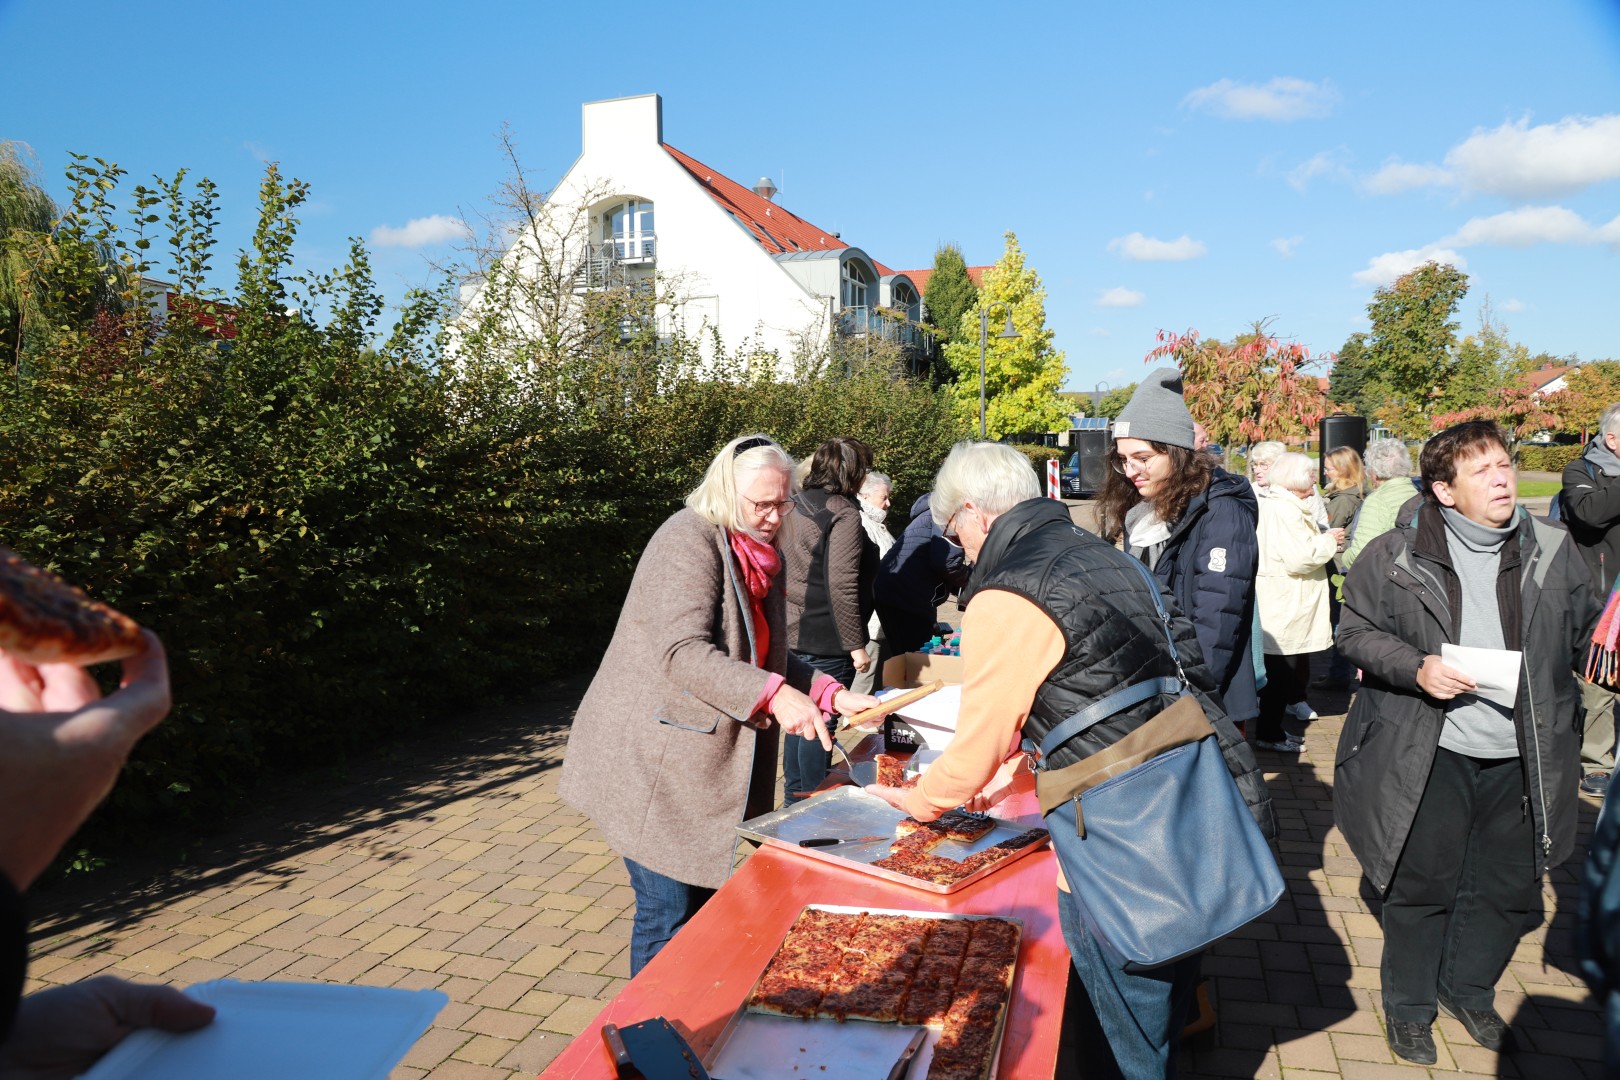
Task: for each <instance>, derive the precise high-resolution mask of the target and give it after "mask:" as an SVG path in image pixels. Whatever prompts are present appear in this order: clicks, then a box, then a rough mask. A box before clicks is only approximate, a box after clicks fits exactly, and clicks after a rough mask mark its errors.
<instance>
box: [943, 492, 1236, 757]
mask: <svg viewBox="0 0 1620 1080" xmlns="http://www.w3.org/2000/svg"><path fill="white" fill-rule="evenodd" d="M1132 561H1133V560H1132V559H1131V557H1130V556H1129V555H1127V554H1125V553H1124V552H1122V551H1120V550H1119V549H1117V548H1115V547H1114V546H1113V545H1111V544H1107V543H1104V542H1103V541H1102V540H1100V539H1098V538H1097V537H1096V536H1094V535H1092V534H1091V533H1089V532H1086V531H1085V530H1084V529H1081V528H1080V527H1078V526H1076V525H1074V524H1073V523H1072V522H1071V521H1070V520H1069V512H1068V508H1067V507H1065V506H1064V505H1063V504H1062V503H1059V502H1056V501H1055V500H1052V499H1031V500H1029V501H1027V502H1022V503H1019V504H1018V505H1017V506H1015V507H1013V508H1012V509H1011V510H1009V511H1007V513H1005V514H1002V515H1001V516H1000V517H998V518H997V519H996V520H995V523H994V524H993V525H992V527H991V529H990V534H989V536H988V537H987V538H986V541H985V546H984V549H983V550H982V551H981V552H980V553H979V561H978V564H977V565H976V566H975V568H974V574H973V580H972V581H971V582H970V583H969V589H970V590H971V592H973V593H976V592H978V590H980V589H1004V590H1007V591H1008V592H1013V593H1017V594H1018V595H1019V596H1022V597H1024V598H1025V599H1027V600H1029V601H1031V602H1032V603H1034V604H1036V605H1038V606H1039V607H1040V608H1041V610H1042V611H1044V612H1045V613H1046V614H1047V616H1048V617H1050V618H1051V619H1052V621H1053V622H1054V623H1056V624H1057V625H1058V627H1059V628H1060V629H1062V631H1063V638H1064V645H1065V649H1064V656H1063V659H1062V660H1061V661H1059V662H1058V665H1057V667H1055V668H1054V669H1053V670H1052V673H1051V674H1050V675H1048V676H1047V678H1046V681H1045V682H1044V683H1042V684H1041V688H1040V690H1039V691H1037V692H1036V695H1035V703H1034V706H1033V707H1032V708H1031V710H1030V716H1029V719H1028V721H1027V722H1026V723H1025V725H1024V735H1025V737H1026V738H1027V739H1029V740H1031V741H1033V742H1034V743H1035V744H1036V745H1039V743H1040V741H1041V738H1042V736H1044V735H1045V734H1046V733H1047V732H1048V731H1050V730H1051V729H1052V728H1053V727H1054V726H1056V725H1057V724H1058V723H1060V722H1061V721H1063V720H1066V719H1068V718H1069V717H1070V716H1072V715H1073V714H1075V713H1076V712H1079V711H1080V710H1081V709H1083V708H1085V707H1086V706H1087V705H1089V704H1091V703H1092V702H1094V701H1096V700H1097V699H1099V698H1101V697H1104V696H1106V695H1108V694H1110V693H1113V692H1114V691H1115V690H1118V689H1121V688H1123V687H1126V686H1129V685H1131V684H1132V683H1137V682H1141V681H1142V680H1144V679H1151V678H1156V677H1158V676H1161V675H1172V676H1173V675H1175V673H1176V665H1175V661H1174V659H1173V658H1172V657H1171V655H1170V651H1169V647H1168V644H1167V642H1166V641H1165V638H1164V631H1163V630H1162V629H1161V626H1162V624H1161V623H1160V621H1159V615H1158V611H1157V609H1156V608H1155V607H1154V605H1153V599H1152V596H1151V595H1150V594H1149V593H1148V591H1147V589H1148V585H1147V582H1146V581H1144V580H1143V577H1142V574H1141V572H1140V571H1138V570H1137V569H1136V567H1135V566H1133V565H1132ZM1165 603H1166V605H1167V606H1169V605H1170V601H1169V599H1168V598H1166V599H1165ZM1172 615H1174V616H1175V617H1174V619H1173V624H1174V631H1175V638H1176V644H1177V647H1178V652H1180V654H1181V658H1182V665H1183V667H1184V668H1185V669H1186V672H1187V676H1188V679H1189V681H1191V682H1192V683H1193V685H1194V686H1196V687H1198V688H1199V689H1201V690H1205V691H1209V690H1210V689H1211V683H1210V679H1209V675H1208V673H1207V671H1206V670H1205V669H1204V667H1203V665H1202V663H1201V662H1200V661H1201V654H1200V652H1199V647H1198V640H1197V638H1196V636H1194V634H1193V629H1192V624H1191V623H1189V622H1188V621H1187V620H1186V619H1185V618H1182V617H1180V616H1179V615H1178V614H1176V613H1175V611H1174V609H1173V608H1172ZM1200 699H1201V701H1202V702H1203V703H1204V705H1205V711H1206V712H1209V711H1210V710H1211V707H1212V706H1214V705H1215V702H1217V701H1218V698H1215V697H1214V696H1213V695H1212V694H1201V695H1200ZM1172 700H1173V699H1171V698H1169V697H1163V696H1161V697H1156V698H1150V699H1148V700H1147V701H1144V702H1142V703H1141V704H1139V705H1136V706H1133V707H1132V708H1130V709H1127V710H1125V711H1124V712H1122V713H1119V714H1117V715H1115V716H1113V717H1111V718H1109V719H1107V720H1104V721H1102V722H1101V723H1099V724H1097V725H1096V726H1095V727H1093V728H1091V729H1090V730H1089V731H1088V732H1086V733H1085V734H1084V735H1081V736H1079V737H1078V738H1075V739H1071V740H1070V741H1069V742H1068V743H1067V744H1066V745H1065V746H1064V747H1063V748H1061V749H1059V750H1058V751H1056V752H1055V753H1054V754H1053V755H1052V757H1051V759H1050V760H1049V761H1048V762H1047V763H1046V764H1047V765H1048V767H1051V768H1062V767H1063V766H1065V765H1070V764H1073V763H1074V762H1075V761H1078V760H1079V759H1080V758H1083V757H1085V756H1087V755H1088V754H1093V753H1096V752H1097V751H1099V750H1102V749H1104V748H1105V747H1107V746H1108V745H1110V744H1111V743H1113V742H1115V741H1117V740H1118V739H1121V738H1123V737H1124V736H1125V735H1127V734H1129V733H1130V732H1131V731H1132V730H1134V729H1135V728H1136V727H1137V726H1138V725H1140V724H1142V723H1145V722H1146V721H1147V720H1149V719H1151V718H1152V717H1153V716H1154V714H1156V713H1158V712H1159V711H1160V710H1162V709H1164V708H1166V707H1167V706H1168V705H1170V704H1171V702H1172ZM1214 715H1219V710H1218V706H1216V708H1215V713H1214ZM1212 719H1213V715H1212Z"/></svg>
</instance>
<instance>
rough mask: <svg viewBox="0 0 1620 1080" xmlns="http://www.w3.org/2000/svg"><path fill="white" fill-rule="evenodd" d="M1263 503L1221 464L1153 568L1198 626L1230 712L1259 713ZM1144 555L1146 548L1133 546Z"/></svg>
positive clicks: (1239, 717) (1245, 717)
mask: <svg viewBox="0 0 1620 1080" xmlns="http://www.w3.org/2000/svg"><path fill="white" fill-rule="evenodd" d="M1259 518H1260V505H1259V503H1258V502H1257V501H1256V500H1255V497H1254V489H1253V488H1252V487H1250V486H1249V482H1248V481H1247V480H1245V479H1244V478H1243V477H1241V476H1233V475H1232V474H1231V473H1229V472H1227V471H1226V470H1225V469H1222V468H1219V467H1217V468H1216V469H1215V474H1214V476H1213V477H1211V478H1210V481H1209V486H1208V487H1206V488H1205V489H1204V490H1203V492H1202V493H1201V494H1199V495H1197V496H1195V497H1194V498H1193V500H1192V501H1191V502H1190V503H1188V504H1187V509H1186V510H1185V511H1183V512H1182V515H1181V520H1180V521H1177V522H1176V523H1175V526H1174V527H1173V528H1172V530H1171V532H1170V538H1169V539H1168V540H1166V541H1165V542H1164V547H1163V548H1162V549H1161V550H1160V552H1159V556H1158V560H1157V561H1156V562H1155V563H1154V564H1153V575H1154V576H1155V577H1157V578H1158V579H1159V580H1160V581H1161V582H1163V583H1164V587H1165V588H1166V589H1167V590H1169V592H1170V595H1171V596H1173V597H1175V600H1176V605H1177V606H1178V607H1180V608H1181V611H1182V613H1183V614H1184V615H1186V616H1187V617H1188V618H1189V619H1191V620H1192V623H1193V626H1194V627H1195V628H1196V629H1197V632H1198V644H1199V647H1200V648H1202V649H1203V652H1204V663H1205V664H1206V665H1207V666H1208V667H1209V672H1210V674H1211V675H1212V676H1214V678H1215V685H1216V686H1217V687H1219V688H1220V691H1221V700H1222V701H1223V702H1224V703H1225V705H1226V715H1227V716H1229V717H1231V718H1232V719H1233V720H1235V721H1249V720H1253V719H1254V718H1255V717H1257V716H1259V715H1260V694H1259V691H1257V690H1256V689H1255V686H1254V657H1253V655H1251V652H1250V649H1251V646H1252V643H1253V637H1254V579H1255V572H1256V570H1257V568H1258V567H1259V564H1260V541H1259V536H1258V533H1257V528H1258V522H1259ZM1131 554H1133V555H1136V556H1137V557H1138V558H1140V557H1142V554H1143V553H1142V552H1140V551H1137V550H1134V549H1133V550H1132V552H1131Z"/></svg>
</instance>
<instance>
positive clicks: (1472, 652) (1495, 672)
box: [1440, 643, 1524, 709]
mask: <svg viewBox="0 0 1620 1080" xmlns="http://www.w3.org/2000/svg"><path fill="white" fill-rule="evenodd" d="M1523 655H1524V654H1523V653H1517V652H1514V651H1513V650H1511V649H1476V648H1473V647H1472V646H1468V645H1451V644H1446V643H1442V644H1441V646H1440V661H1441V662H1442V663H1444V664H1445V665H1446V666H1447V667H1454V668H1456V669H1457V670H1458V671H1460V672H1462V673H1463V674H1464V675H1467V676H1468V677H1469V678H1470V679H1473V680H1474V681H1475V682H1476V683H1478V684H1479V689H1477V690H1474V691H1471V692H1472V693H1473V695H1474V696H1475V697H1479V698H1483V699H1484V700H1486V701H1490V702H1494V703H1495V704H1497V705H1500V706H1502V708H1504V709H1511V708H1513V703H1514V702H1515V701H1517V700H1518V699H1519V663H1520V661H1521V659H1522V657H1523Z"/></svg>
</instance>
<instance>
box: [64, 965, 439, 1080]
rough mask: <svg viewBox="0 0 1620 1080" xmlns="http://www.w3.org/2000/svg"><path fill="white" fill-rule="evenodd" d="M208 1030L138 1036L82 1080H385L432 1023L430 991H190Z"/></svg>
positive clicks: (434, 994) (435, 998)
mask: <svg viewBox="0 0 1620 1080" xmlns="http://www.w3.org/2000/svg"><path fill="white" fill-rule="evenodd" d="M186 993H187V994H189V995H191V996H192V997H194V998H196V999H198V1000H199V1001H205V1002H207V1003H208V1004H210V1005H212V1006H214V1008H215V1009H216V1010H218V1012H217V1013H216V1015H215V1017H214V1022H213V1023H212V1024H209V1025H208V1026H207V1027H205V1028H203V1029H201V1030H200V1031H193V1032H190V1033H188V1034H185V1035H173V1034H170V1033H168V1032H163V1031H154V1030H152V1029H150V1028H144V1029H142V1030H140V1031H137V1032H135V1033H134V1034H132V1035H130V1036H129V1038H127V1039H125V1040H124V1041H123V1042H121V1043H119V1044H118V1045H117V1046H115V1047H114V1048H113V1049H112V1050H111V1051H110V1052H108V1054H107V1055H106V1056H105V1057H103V1058H102V1059H101V1060H100V1061H98V1062H96V1064H95V1067H94V1068H92V1069H91V1070H90V1071H89V1072H87V1073H85V1074H84V1077H85V1080H218V1078H219V1077H227V1076H228V1077H230V1078H231V1080H259V1078H263V1080H282V1078H287V1077H297V1078H298V1080H386V1078H387V1076H388V1073H389V1071H390V1070H391V1069H393V1067H394V1066H395V1065H396V1064H398V1063H399V1059H400V1058H402V1057H404V1056H405V1055H406V1054H407V1053H408V1052H409V1051H410V1049H411V1047H412V1045H414V1044H415V1042H416V1040H417V1039H418V1038H420V1037H421V1035H422V1033H423V1032H424V1031H426V1030H427V1029H428V1027H429V1026H430V1025H431V1024H432V1023H433V1018H434V1017H435V1016H437V1015H439V1010H440V1009H442V1008H444V1007H445V1005H446V1004H447V1003H448V1002H449V1000H450V999H449V998H448V997H446V996H445V994H444V993H443V992H442V991H439V990H390V989H387V988H385V987H380V986H341V985H337V984H335V983H292V982H238V981H236V980H235V979H218V980H216V981H214V982H205V983H198V984H197V985H196V986H193V987H190V988H188V989H187V990H186Z"/></svg>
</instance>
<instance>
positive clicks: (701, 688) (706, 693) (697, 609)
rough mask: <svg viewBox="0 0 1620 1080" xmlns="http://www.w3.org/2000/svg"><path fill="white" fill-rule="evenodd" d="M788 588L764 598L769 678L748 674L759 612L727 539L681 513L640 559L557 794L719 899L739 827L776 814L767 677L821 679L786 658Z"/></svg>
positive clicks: (627, 847)
mask: <svg viewBox="0 0 1620 1080" xmlns="http://www.w3.org/2000/svg"><path fill="white" fill-rule="evenodd" d="M781 582H782V578H781V575H780V574H779V575H777V578H776V580H775V581H774V582H773V583H772V585H771V590H770V592H768V593H766V594H765V600H764V608H765V622H766V625H767V626H768V627H769V628H770V653H769V655H768V657H767V660H766V665H765V668H764V669H761V668H759V667H756V666H755V665H754V664H752V663H750V662H749V659H750V658H751V657H752V656H753V651H754V650H753V639H754V627H753V614H752V610H751V607H750V606H748V605H745V604H744V602H743V599H742V596H743V592H742V588H743V587H742V572H741V570H740V569H739V568H738V567H737V563H736V556H734V555H733V554H732V553H731V546H730V544H729V543H728V542H727V539H726V535H725V531H724V530H723V529H721V528H720V527H719V526H716V525H711V524H709V523H708V522H707V521H705V520H704V519H703V518H701V517H699V516H698V515H697V514H695V513H693V512H692V511H691V510H681V511H678V512H677V513H676V514H675V516H674V517H672V518H670V519H669V520H668V521H666V522H664V524H663V525H661V526H659V529H658V531H657V532H656V533H654V534H653V538H652V540H650V541H649V542H648V544H647V550H646V551H644V552H642V555H641V560H640V561H639V562H637V563H636V573H635V577H634V578H633V579H631V582H630V594H629V595H628V596H626V597H625V600H624V609H623V610H622V611H621V612H620V613H619V624H618V626H617V627H616V628H615V629H614V631H613V640H612V641H611V642H610V643H609V644H608V647H607V652H606V654H604V655H603V657H602V666H601V667H599V668H598V669H597V671H596V677H595V678H593V679H592V680H591V686H590V689H589V690H587V691H585V698H584V700H583V701H581V702H580V704H579V711H578V712H577V713H575V714H574V722H573V727H572V729H571V730H570V732H569V734H568V747H567V749H566V750H565V751H564V754H563V764H562V779H561V781H560V782H559V784H558V789H557V790H558V794H559V795H561V796H562V799H563V801H564V802H566V803H568V804H569V805H570V806H572V807H574V808H575V809H576V810H579V811H580V812H581V813H584V814H585V815H587V816H588V817H589V818H590V819H591V820H592V821H594V822H595V823H596V826H597V828H599V829H601V830H602V836H603V838H604V839H605V840H606V841H607V842H608V846H609V847H611V848H612V849H613V850H614V851H616V852H618V853H619V854H620V855H623V856H624V857H625V858H628V859H632V860H634V861H635V862H638V863H640V864H642V865H643V866H646V867H648V868H649V869H651V870H656V871H657V872H658V873H660V874H664V875H666V876H667V877H672V878H674V879H675V880H677V881H684V882H686V883H687V884H689V885H700V886H703V887H704V888H710V889H713V888H719V886H720V885H721V884H723V883H724V882H725V880H726V878H727V877H729V876H731V866H732V858H733V851H734V848H735V845H736V839H737V836H736V828H737V825H738V823H739V822H741V821H743V820H745V819H746V818H750V817H754V816H757V815H759V814H763V813H765V812H766V811H768V810H770V809H771V807H772V805H773V804H774V802H775V791H774V789H775V783H776V758H777V734H778V732H777V728H776V725H775V724H774V723H768V724H765V725H763V726H762V727H760V728H756V727H753V726H750V723H749V720H750V719H751V716H752V713H753V710H754V706H755V704H756V703H757V702H758V701H759V698H760V695H761V694H763V693H764V691H765V685H766V683H767V682H768V681H769V679H770V673H771V672H773V671H774V672H781V673H785V674H786V676H787V681H788V684H789V685H791V686H793V687H794V688H795V689H798V690H802V691H805V692H806V693H808V692H809V690H810V683H811V680H812V679H813V678H814V677H815V672H814V671H813V670H812V669H811V668H809V667H808V666H806V665H805V664H803V663H801V662H800V661H798V660H797V659H795V658H794V657H793V656H791V655H789V654H788V651H787V647H788V645H787V620H786V617H785V608H786V601H785V598H784V596H783V593H782V584H781Z"/></svg>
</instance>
